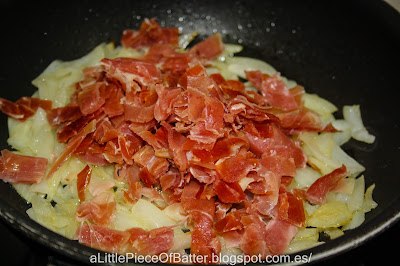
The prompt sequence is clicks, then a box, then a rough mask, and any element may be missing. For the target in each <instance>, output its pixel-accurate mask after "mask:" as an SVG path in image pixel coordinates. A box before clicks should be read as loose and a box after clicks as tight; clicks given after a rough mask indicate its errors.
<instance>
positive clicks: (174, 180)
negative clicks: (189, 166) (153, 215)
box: [160, 168, 182, 191]
mask: <svg viewBox="0 0 400 266" xmlns="http://www.w3.org/2000/svg"><path fill="white" fill-rule="evenodd" d="M181 183H182V178H181V175H180V172H179V170H178V169H176V168H171V169H170V170H169V171H168V172H167V173H165V174H164V175H162V176H161V177H160V184H161V188H162V191H166V190H168V189H173V188H176V187H178V186H180V185H181Z"/></svg>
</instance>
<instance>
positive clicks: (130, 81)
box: [100, 58, 161, 92]
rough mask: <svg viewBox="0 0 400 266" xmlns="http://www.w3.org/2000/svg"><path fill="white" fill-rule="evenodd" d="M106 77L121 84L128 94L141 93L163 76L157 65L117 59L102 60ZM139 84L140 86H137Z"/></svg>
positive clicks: (101, 63) (131, 59)
mask: <svg viewBox="0 0 400 266" xmlns="http://www.w3.org/2000/svg"><path fill="white" fill-rule="evenodd" d="M100 65H101V66H103V67H104V71H105V72H106V76H107V77H108V78H109V79H111V80H116V81H118V82H120V84H121V85H122V87H123V89H124V90H125V91H126V92H129V91H131V90H132V91H140V90H141V89H142V87H143V88H144V87H146V88H147V85H148V84H150V83H153V82H155V81H157V80H159V79H160V77H161V74H160V71H159V70H158V69H157V67H156V65H155V64H152V63H148V62H144V61H139V60H137V59H133V58H116V59H112V60H111V59H107V58H104V59H103V60H101V62H100ZM137 84H139V86H137Z"/></svg>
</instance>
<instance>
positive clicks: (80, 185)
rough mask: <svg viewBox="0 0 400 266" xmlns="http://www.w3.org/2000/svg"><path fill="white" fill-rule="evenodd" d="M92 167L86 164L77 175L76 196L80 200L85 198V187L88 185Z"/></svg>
mask: <svg viewBox="0 0 400 266" xmlns="http://www.w3.org/2000/svg"><path fill="white" fill-rule="evenodd" d="M91 175H92V169H91V168H90V167H89V165H86V166H85V168H83V170H82V171H80V172H79V174H78V175H77V181H76V186H77V190H78V197H79V200H80V201H81V202H83V201H85V200H86V188H87V186H88V185H89V182H90V177H91Z"/></svg>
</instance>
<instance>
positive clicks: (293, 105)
mask: <svg viewBox="0 0 400 266" xmlns="http://www.w3.org/2000/svg"><path fill="white" fill-rule="evenodd" d="M245 73H246V78H247V79H248V80H249V81H250V82H251V83H252V84H253V85H254V86H255V87H256V88H257V89H258V90H259V91H260V92H261V94H262V95H263V96H264V97H265V99H266V102H267V103H268V104H270V105H271V106H274V107H277V108H281V109H282V110H283V111H293V110H296V109H298V108H299V107H300V106H299V104H298V101H297V100H296V98H295V96H294V95H293V94H292V93H290V90H289V89H288V88H287V87H286V85H285V83H284V82H283V81H282V79H281V78H280V77H279V76H278V75H274V76H269V75H267V74H262V73H261V72H260V71H245Z"/></svg>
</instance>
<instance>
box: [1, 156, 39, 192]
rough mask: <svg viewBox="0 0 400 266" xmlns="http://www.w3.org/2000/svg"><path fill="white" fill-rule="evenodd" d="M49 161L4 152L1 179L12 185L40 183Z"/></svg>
mask: <svg viewBox="0 0 400 266" xmlns="http://www.w3.org/2000/svg"><path fill="white" fill-rule="evenodd" d="M46 168H47V159H46V158H40V157H32V156H23V155H18V154H15V153H13V152H11V151H9V150H6V149H4V150H2V151H1V156H0V179H2V180H3V181H5V182H10V183H14V184H16V183H39V182H40V181H41V180H42V179H43V177H44V175H45V172H46Z"/></svg>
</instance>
